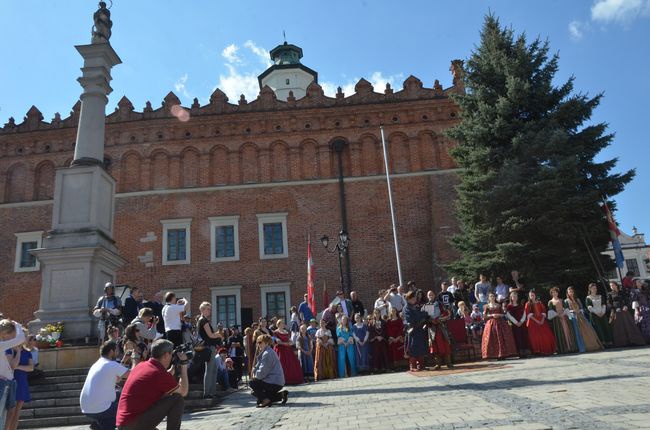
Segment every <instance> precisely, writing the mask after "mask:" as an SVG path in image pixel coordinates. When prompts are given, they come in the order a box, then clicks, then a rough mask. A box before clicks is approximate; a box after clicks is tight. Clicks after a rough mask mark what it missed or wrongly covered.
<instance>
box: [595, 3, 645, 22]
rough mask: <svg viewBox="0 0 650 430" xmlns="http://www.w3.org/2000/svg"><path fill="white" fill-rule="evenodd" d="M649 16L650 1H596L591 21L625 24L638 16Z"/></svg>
mask: <svg viewBox="0 0 650 430" xmlns="http://www.w3.org/2000/svg"><path fill="white" fill-rule="evenodd" d="M649 15H650V0H596V2H595V3H594V5H593V6H592V7H591V19H592V20H593V21H600V22H604V23H609V22H617V23H622V24H627V23H629V22H631V21H632V20H633V19H635V18H637V17H639V16H649Z"/></svg>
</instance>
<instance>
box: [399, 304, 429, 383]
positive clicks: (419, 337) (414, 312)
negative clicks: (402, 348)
mask: <svg viewBox="0 0 650 430" xmlns="http://www.w3.org/2000/svg"><path fill="white" fill-rule="evenodd" d="M417 301H418V299H417V297H416V293H415V292H413V291H409V292H408V293H407V294H406V306H405V307H404V319H405V320H406V323H407V324H408V325H407V327H408V329H407V332H406V333H407V335H406V353H407V354H408V357H409V370H410V371H411V372H419V371H421V370H424V355H425V354H426V351H427V334H428V330H427V326H428V322H429V319H430V318H431V317H430V316H429V314H428V313H427V312H426V311H423V310H420V309H419V308H418V305H417Z"/></svg>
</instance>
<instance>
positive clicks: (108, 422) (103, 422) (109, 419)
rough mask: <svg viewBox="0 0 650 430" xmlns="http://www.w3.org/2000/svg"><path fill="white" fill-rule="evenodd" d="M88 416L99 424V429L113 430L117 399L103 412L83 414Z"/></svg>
mask: <svg viewBox="0 0 650 430" xmlns="http://www.w3.org/2000/svg"><path fill="white" fill-rule="evenodd" d="M85 415H86V416H87V417H88V418H90V419H93V420H95V421H96V422H97V424H98V425H99V428H100V429H101V430H115V417H116V416H117V400H115V401H114V402H113V403H111V406H110V407H109V408H108V409H106V410H105V411H104V412H99V413H97V414H85Z"/></svg>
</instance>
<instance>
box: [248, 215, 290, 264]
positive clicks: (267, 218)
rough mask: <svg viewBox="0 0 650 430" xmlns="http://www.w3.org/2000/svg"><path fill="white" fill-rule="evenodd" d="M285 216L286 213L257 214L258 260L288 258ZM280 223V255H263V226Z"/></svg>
mask: <svg viewBox="0 0 650 430" xmlns="http://www.w3.org/2000/svg"><path fill="white" fill-rule="evenodd" d="M287 215H288V212H278V213H266V214H257V215H256V216H257V229H258V240H259V250H260V260H271V259H275V258H288V257H289V241H288V237H287ZM270 223H282V248H283V249H282V250H283V251H284V252H283V253H282V254H270V255H266V254H265V253H264V224H270Z"/></svg>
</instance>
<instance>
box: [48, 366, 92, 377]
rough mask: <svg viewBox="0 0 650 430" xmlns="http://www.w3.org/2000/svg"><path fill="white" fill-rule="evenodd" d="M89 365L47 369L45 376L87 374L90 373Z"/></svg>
mask: <svg viewBox="0 0 650 430" xmlns="http://www.w3.org/2000/svg"><path fill="white" fill-rule="evenodd" d="M88 370H89V368H88V367H80V368H76V369H59V370H46V371H45V376H46V377H48V378H49V377H50V376H70V375H84V376H85V375H87V374H88Z"/></svg>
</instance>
